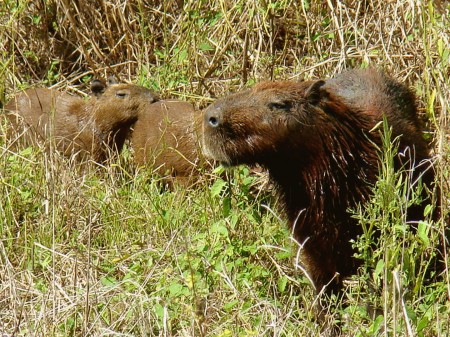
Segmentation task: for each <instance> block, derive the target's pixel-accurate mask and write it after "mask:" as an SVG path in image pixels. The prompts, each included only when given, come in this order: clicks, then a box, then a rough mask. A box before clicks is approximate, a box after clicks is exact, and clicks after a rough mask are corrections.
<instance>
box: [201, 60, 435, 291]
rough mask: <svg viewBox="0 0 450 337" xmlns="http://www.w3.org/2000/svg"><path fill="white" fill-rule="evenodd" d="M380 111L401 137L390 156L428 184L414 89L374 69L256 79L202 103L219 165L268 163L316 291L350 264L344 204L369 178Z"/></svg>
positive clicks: (352, 229)
mask: <svg viewBox="0 0 450 337" xmlns="http://www.w3.org/2000/svg"><path fill="white" fill-rule="evenodd" d="M383 116H386V118H387V121H388V123H389V125H390V126H391V127H392V130H393V135H392V138H394V137H397V136H398V137H400V145H399V149H398V151H399V153H400V152H402V153H403V152H405V153H406V155H405V156H403V155H402V156H400V155H399V156H397V159H396V163H395V166H396V167H397V168H399V167H400V165H402V164H405V166H406V167H407V168H409V167H410V166H414V167H415V169H414V172H415V173H414V177H418V176H419V175H420V174H422V175H423V177H422V180H423V182H424V183H426V184H428V185H429V184H431V182H432V181H433V179H434V173H433V170H432V168H430V165H431V164H430V162H429V160H428V159H429V148H428V145H427V143H426V142H425V141H424V139H423V135H422V127H421V123H420V122H419V119H418V117H417V113H416V104H415V97H414V95H413V93H412V92H411V91H410V90H409V89H408V88H407V87H405V86H404V85H402V84H400V83H398V82H396V81H394V80H393V79H391V78H390V77H388V76H386V75H385V74H383V73H382V72H379V71H377V70H374V69H367V70H351V71H347V72H344V73H342V74H340V75H338V76H336V77H335V78H332V79H328V80H325V81H323V80H316V81H305V82H288V81H280V82H263V83H259V84H257V85H255V86H253V87H252V88H251V89H249V90H245V91H242V92H238V93H235V94H232V95H229V96H226V97H224V98H221V99H218V100H217V101H216V102H215V103H213V104H212V105H210V106H209V107H208V108H207V109H206V110H205V111H204V120H203V147H204V153H205V155H206V156H208V157H211V158H212V159H215V160H217V161H218V162H221V163H223V164H224V165H226V166H230V165H238V164H249V165H253V164H259V165H261V166H263V167H265V168H267V169H268V172H269V175H270V178H271V180H272V181H273V183H274V185H275V186H276V188H277V191H278V194H279V196H280V199H281V201H282V204H284V210H285V212H286V214H287V217H288V220H289V224H290V227H291V229H292V231H293V234H294V237H295V238H296V239H297V240H298V242H299V243H301V244H303V249H302V262H303V263H304V265H305V268H306V270H307V272H308V274H309V276H310V277H311V279H312V281H313V283H314V286H315V288H316V290H317V291H321V290H324V291H325V293H328V294H330V293H332V292H339V291H340V290H341V287H342V279H343V278H345V277H347V276H349V275H351V274H353V273H355V272H356V270H357V267H358V265H359V261H358V260H357V259H356V258H354V257H353V254H354V253H355V251H354V249H353V248H352V244H351V243H350V240H351V239H356V238H357V236H358V235H360V234H361V233H362V229H361V227H360V226H358V225H357V220H355V219H354V218H352V216H351V214H350V213H349V212H348V210H349V209H352V208H353V209H354V208H355V207H356V206H357V205H358V204H360V203H364V202H366V201H368V200H369V198H370V195H371V194H370V193H371V187H372V186H373V184H374V183H375V182H376V179H377V174H378V172H379V157H378V151H379V150H378V149H379V148H381V147H382V144H381V137H380V130H379V129H377V130H373V129H374V127H375V126H376V125H377V124H378V123H379V122H380V121H382V120H383ZM377 148H378V149H377ZM408 153H410V154H411V157H408ZM400 158H402V159H400ZM407 158H410V161H409V162H407ZM421 162H422V165H421V166H418V165H419V163H421ZM425 171H426V172H425ZM408 215H409V217H408V219H409V220H414V219H415V220H418V219H420V218H421V217H423V209H422V208H421V207H418V206H416V207H415V208H412V209H410V210H409V211H408ZM415 217H416V218H415Z"/></svg>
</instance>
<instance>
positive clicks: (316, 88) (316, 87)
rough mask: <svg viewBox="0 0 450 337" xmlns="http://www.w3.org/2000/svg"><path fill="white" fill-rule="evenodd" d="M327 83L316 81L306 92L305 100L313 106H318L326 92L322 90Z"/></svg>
mask: <svg viewBox="0 0 450 337" xmlns="http://www.w3.org/2000/svg"><path fill="white" fill-rule="evenodd" d="M324 84H325V81H322V80H319V81H315V82H314V83H313V84H311V86H310V87H309V88H308V89H306V91H305V96H304V97H305V99H306V100H307V101H308V102H309V103H311V104H317V103H319V102H320V100H321V99H322V98H323V95H324V92H325V91H324V90H323V89H322V87H323V85H324Z"/></svg>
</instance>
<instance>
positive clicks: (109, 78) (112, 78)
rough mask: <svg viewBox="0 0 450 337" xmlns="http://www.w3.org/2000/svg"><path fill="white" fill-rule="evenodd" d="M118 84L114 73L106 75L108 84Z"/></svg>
mask: <svg viewBox="0 0 450 337" xmlns="http://www.w3.org/2000/svg"><path fill="white" fill-rule="evenodd" d="M113 84H119V81H117V78H116V77H115V76H114V75H111V76H109V77H108V85H113Z"/></svg>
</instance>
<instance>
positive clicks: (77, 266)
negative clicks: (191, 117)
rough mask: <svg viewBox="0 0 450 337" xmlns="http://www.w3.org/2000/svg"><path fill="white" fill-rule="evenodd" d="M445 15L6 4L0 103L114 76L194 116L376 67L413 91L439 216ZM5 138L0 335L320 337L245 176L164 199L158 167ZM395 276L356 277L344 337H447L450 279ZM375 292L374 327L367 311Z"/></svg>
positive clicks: (286, 1) (0, 24) (178, 1)
mask: <svg viewBox="0 0 450 337" xmlns="http://www.w3.org/2000/svg"><path fill="white" fill-rule="evenodd" d="M449 11H450V9H449V6H448V4H447V3H446V2H444V1H374V0H372V1H371V0H365V1H356V0H355V1H350V0H349V1H334V0H333V1H332V0H327V1H294V0H280V1H270V0H269V1H267V0H264V1H263V0H261V1H244V0H237V1H230V0H218V1H215V2H211V1H204V0H198V1H194V0H184V1H183V0H164V1H156V0H155V1H143V0H136V1H120V0H117V1H112V0H95V1H85V0H77V1H68V0H63V1H56V0H33V1H32V0H17V1H12V0H4V1H3V2H1V3H0V55H1V56H0V57H1V59H0V100H1V101H2V102H3V101H5V100H6V99H8V98H9V97H11V95H13V94H14V93H15V92H17V91H18V90H20V89H21V88H23V87H25V86H30V85H44V86H52V87H57V88H61V89H63V90H69V91H72V92H76V93H78V94H83V93H86V92H87V91H88V83H89V81H90V80H91V79H92V78H94V77H106V76H108V75H111V74H114V75H116V76H117V77H119V78H120V79H121V80H125V81H132V82H135V83H139V84H142V85H145V86H148V87H152V88H154V89H157V90H159V91H161V93H162V96H163V97H168V96H174V97H181V98H184V99H187V100H190V101H192V102H193V103H195V104H196V106H197V107H199V108H201V107H204V106H205V105H207V104H208V103H209V102H210V101H211V100H212V99H214V98H215V97H219V96H221V95H223V94H225V93H227V92H229V91H234V90H237V89H239V88H241V87H244V86H247V85H251V84H252V83H254V82H256V81H259V80H262V79H291V80H300V79H302V78H319V77H328V76H332V75H333V74H335V73H337V72H339V71H341V70H342V69H344V68H348V67H360V66H376V67H381V68H383V69H385V70H386V71H387V72H388V73H390V74H392V75H393V76H394V77H396V78H398V79H399V80H400V81H404V82H406V83H407V84H408V85H409V86H411V87H412V88H413V89H414V90H415V91H416V93H417V99H418V104H419V108H420V113H421V115H422V116H423V118H424V120H425V121H426V122H427V126H428V129H429V134H428V137H429V138H430V139H431V140H433V142H434V151H435V154H436V157H435V159H436V163H437V168H438V183H439V184H440V185H441V186H442V188H443V193H442V205H443V215H445V214H447V213H448V197H449V192H448V191H449V186H448V181H449V180H450V177H449V174H450V173H449V172H450V170H449V169H448V167H449V153H450V146H449V137H448V123H449V117H448V115H449V114H448V111H449V102H450V88H449V83H450V82H449V75H450V66H449V55H450V47H449V45H450V44H449V43H450V41H449V39H450V26H449V25H448V19H449V14H450V13H449ZM1 126H2V130H3V127H4V123H2V124H1ZM10 145H11V144H10V140H8V139H6V137H5V135H4V132H1V133H0V198H1V200H0V333H3V334H6V335H8V336H88V335H92V336H119V335H120V336H124V335H125V336H299V335H300V336H318V335H319V331H320V326H318V325H317V323H316V322H314V320H313V319H312V316H313V307H314V303H315V298H314V295H313V292H312V289H311V287H310V286H309V285H308V281H307V279H306V278H304V277H303V276H302V275H301V273H299V272H298V271H297V270H295V266H294V265H293V263H292V259H293V256H294V257H295V251H294V248H292V244H291V242H290V241H289V238H288V233H286V231H285V230H284V227H283V226H284V224H283V222H282V221H279V220H278V218H277V216H276V215H274V214H272V212H274V213H275V214H276V211H273V210H275V209H276V201H275V200H274V199H272V198H271V196H270V195H266V194H261V195H258V196H257V197H255V195H254V193H253V192H252V191H253V189H252V188H253V187H252V186H253V184H255V183H257V182H255V181H254V178H253V177H252V176H249V175H248V172H246V171H245V169H240V170H239V171H238V173H236V176H235V177H234V179H231V180H230V182H229V183H228V184H223V185H221V184H212V183H211V182H210V181H209V180H206V179H205V181H202V182H200V184H199V186H198V187H197V189H188V190H185V189H182V188H180V189H176V190H175V191H174V192H166V193H162V192H161V189H160V184H158V181H156V180H155V179H157V178H156V177H154V176H153V175H152V174H151V172H148V171H146V170H134V169H132V168H130V161H129V157H130V153H128V152H125V153H124V154H123V156H122V157H121V158H120V160H119V161H117V162H115V163H113V164H112V165H111V166H109V167H99V166H96V165H94V164H89V165H88V166H87V167H83V168H79V167H77V165H76V164H74V163H72V162H71V161H70V160H66V159H64V158H61V157H60V156H58V155H57V154H50V155H48V154H46V153H44V152H42V151H41V150H40V149H30V148H25V149H19V150H16V149H13V148H12V147H10ZM211 185H212V186H211ZM211 187H212V191H211V190H210V189H211ZM261 203H265V204H268V206H267V208H269V211H268V210H267V208H262V207H261V206H260V204H261ZM435 225H436V226H438V227H439V226H440V227H439V228H438V230H442V226H443V222H440V223H437V224H435ZM384 271H385V272H387V270H384ZM395 275H396V276H398V275H400V276H401V273H400V274H399V273H397V274H395ZM366 277H367V278H371V277H372V275H371V274H368V275H366ZM397 281H399V279H397ZM400 281H401V278H400ZM356 283H357V282H356ZM405 283H406V282H405ZM397 285H398V287H397ZM390 286H391V287H392V288H389V289H383V291H384V292H383V293H382V294H378V293H373V294H368V293H367V290H364V289H361V288H359V286H358V285H354V284H353V285H352V284H350V285H349V290H348V293H347V298H348V299H347V301H348V302H349V306H348V307H347V309H346V311H345V312H343V313H342V317H343V319H344V329H345V330H344V331H345V332H346V333H347V334H348V335H351V336H367V335H374V336H375V335H379V336H387V335H395V336H446V335H448V333H449V331H450V328H449V326H448V324H449V323H448V315H449V313H450V311H449V309H448V308H449V306H448V296H449V294H450V282H449V281H448V280H447V281H446V282H443V283H442V284H440V285H438V286H436V287H435V288H433V287H431V288H425V287H424V288H423V289H421V291H420V292H418V293H419V295H416V294H415V295H411V292H410V290H409V289H404V288H402V283H401V282H398V284H397V283H392V284H390ZM369 295H370V296H373V297H376V301H379V302H382V303H383V305H384V307H383V310H384V311H383V314H384V318H386V319H385V320H384V321H383V320H381V321H380V319H379V318H373V317H370V316H369V315H368V311H367V310H366V308H365V307H364V303H365V302H364V300H365V297H369ZM383 301H384V302H383ZM393 317H394V318H395V319H393Z"/></svg>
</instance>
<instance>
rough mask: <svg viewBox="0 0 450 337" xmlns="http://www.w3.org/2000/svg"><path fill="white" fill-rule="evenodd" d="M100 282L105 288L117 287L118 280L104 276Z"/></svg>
mask: <svg viewBox="0 0 450 337" xmlns="http://www.w3.org/2000/svg"><path fill="white" fill-rule="evenodd" d="M100 282H101V283H102V284H103V285H104V286H110V287H112V286H115V285H116V284H117V280H116V279H115V278H114V277H112V276H104V277H102V278H101V279H100Z"/></svg>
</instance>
